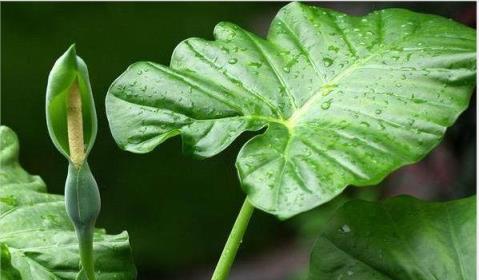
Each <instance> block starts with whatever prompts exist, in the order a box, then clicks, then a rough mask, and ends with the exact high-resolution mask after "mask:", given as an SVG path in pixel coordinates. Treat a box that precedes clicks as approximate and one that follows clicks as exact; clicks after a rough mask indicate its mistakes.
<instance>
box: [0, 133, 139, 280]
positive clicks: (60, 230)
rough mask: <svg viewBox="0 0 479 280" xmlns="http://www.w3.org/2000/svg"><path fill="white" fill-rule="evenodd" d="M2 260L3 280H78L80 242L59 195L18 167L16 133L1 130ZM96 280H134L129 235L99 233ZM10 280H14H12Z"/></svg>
mask: <svg viewBox="0 0 479 280" xmlns="http://www.w3.org/2000/svg"><path fill="white" fill-rule="evenodd" d="M0 139H1V142H0V163H1V170H0V256H1V257H2V258H1V268H2V271H1V273H2V274H1V276H2V279H12V280H17V279H24V280H39V279H45V280H46V279H48V280H51V279H55V280H57V279H58V280H60V279H62V280H63V279H72V280H73V279H75V278H76V276H77V274H78V271H79V270H80V267H79V266H80V256H79V252H78V241H77V237H76V234H75V230H74V228H73V225H72V223H71V222H70V220H69V219H68V216H67V214H66V212H65V202H64V200H63V197H62V196H60V195H54V194H48V193H46V186H45V184H44V183H43V181H42V179H40V177H38V176H32V175H30V174H28V173H27V172H26V171H25V170H23V169H22V168H21V166H20V165H19V163H18V149H19V148H18V140H17V137H16V135H15V133H14V132H13V131H12V130H11V129H9V128H7V127H5V126H1V127H0ZM94 246H95V267H96V269H97V279H100V280H101V279H104V280H109V279H125V280H127V279H128V280H129V279H135V276H136V269H135V266H134V265H133V261H132V256H131V249H130V245H129V241H128V234H127V233H126V232H122V233H120V234H118V235H107V234H106V233H105V231H104V230H101V229H97V230H96V232H95V242H94ZM4 276H5V277H6V278H3V277H4ZM9 277H11V278H9Z"/></svg>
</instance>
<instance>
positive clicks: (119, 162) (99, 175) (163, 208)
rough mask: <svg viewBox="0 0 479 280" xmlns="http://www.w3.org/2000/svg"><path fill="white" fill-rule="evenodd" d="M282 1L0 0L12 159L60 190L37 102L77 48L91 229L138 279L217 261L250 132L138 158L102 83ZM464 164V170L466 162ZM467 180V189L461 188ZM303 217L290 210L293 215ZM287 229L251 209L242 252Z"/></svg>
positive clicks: (465, 137) (463, 141)
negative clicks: (88, 97) (94, 207)
mask: <svg viewBox="0 0 479 280" xmlns="http://www.w3.org/2000/svg"><path fill="white" fill-rule="evenodd" d="M284 4H285V3H2V4H1V59H2V62H1V93H2V108H1V109H2V110H1V122H2V124H5V125H8V126H10V127H11V128H12V129H13V130H15V131H16V132H17V134H18V136H19V138H20V145H21V149H22V152H21V158H20V161H21V163H22V165H23V166H24V167H25V169H26V170H29V171H30V172H32V173H33V174H38V175H40V176H41V177H42V178H43V179H44V180H45V182H46V183H47V186H48V187H49V191H50V192H52V193H62V192H63V186H64V182H65V177H66V171H67V162H66V161H65V159H64V158H63V157H62V156H61V155H60V154H59V153H58V152H57V151H56V150H55V148H54V146H53V145H52V144H51V141H50V139H49V137H48V132H47V128H46V122H45V113H44V110H45V109H44V105H45V104H44V99H45V89H46V84H47V76H48V72H49V71H50V69H51V67H52V66H53V63H54V61H55V59H56V58H57V57H58V56H60V55H61V54H62V53H63V52H64V51H65V50H66V48H67V47H68V46H69V45H70V44H71V43H76V44H77V52H78V54H79V55H80V56H81V57H82V58H83V59H84V60H85V62H86V63H87V65H88V68H89V71H90V78H91V83H92V89H93V94H94V97H95V101H96V108H97V114H98V136H97V140H96V144H95V147H94V148H93V150H92V152H91V154H90V156H89V163H90V166H91V169H92V171H93V172H94V174H95V177H96V179H97V181H98V185H99V188H100V192H101V195H102V212H101V213H100V217H99V220H98V222H97V225H98V226H99V227H104V228H106V229H107V230H108V231H109V232H111V233H118V232H120V231H121V230H122V229H126V230H128V232H129V234H130V239H131V243H132V246H133V251H134V254H135V260H136V263H137V266H138V270H139V279H147V276H151V277H152V279H160V278H161V277H164V278H165V279H172V278H176V276H172V275H178V274H176V273H175V272H179V271H183V272H184V271H188V270H191V269H194V268H197V267H201V266H203V265H205V266H211V265H212V264H213V263H214V262H215V260H216V258H217V256H218V255H219V252H220V251H221V248H222V246H223V244H224V241H225V239H226V236H227V234H228V232H229V230H230V227H231V224H232V222H233V219H234V218H233V217H234V216H235V215H236V213H237V211H238V209H239V207H240V205H241V202H242V200H243V198H244V194H243V193H242V192H241V190H240V188H239V184H238V180H237V177H236V170H235V168H234V162H235V157H236V155H237V152H238V150H239V148H240V147H241V146H242V144H243V143H244V141H245V139H249V138H250V137H247V136H245V137H241V139H240V140H239V141H236V142H235V143H234V144H233V146H232V147H230V148H228V149H227V150H226V151H225V152H223V153H221V154H220V155H218V156H216V157H213V158H211V159H208V160H203V161H197V160H193V159H191V158H188V157H184V156H183V155H182V154H181V153H180V152H179V151H180V150H181V145H180V139H179V138H174V139H172V140H169V141H167V142H166V143H165V144H163V145H162V146H161V147H160V148H159V150H157V151H155V152H153V153H150V154H146V155H133V154H130V153H127V152H124V151H121V150H120V149H119V148H117V146H116V144H115V142H114V141H113V138H112V137H111V134H110V132H109V128H108V123H107V120H106V117H105V107H104V97H105V94H106V91H107V89H108V87H109V85H110V84H111V82H112V81H113V80H114V79H115V78H116V77H118V75H119V74H120V73H122V72H123V71H124V70H125V68H126V67H127V66H128V65H130V64H132V63H133V62H136V61H141V60H150V61H155V62H159V63H162V64H166V65H167V64H168V63H169V59H170V56H171V53H172V51H173V49H174V47H175V46H176V45H177V44H178V43H179V42H180V41H182V40H184V39H186V38H188V37H202V38H207V39H212V31H213V27H214V26H215V24H216V23H218V22H219V21H231V22H234V23H236V24H238V25H240V26H242V27H243V28H245V29H247V30H251V31H253V32H255V33H258V34H261V35H264V34H265V33H266V29H267V27H268V26H269V24H270V21H271V19H272V18H273V16H274V15H275V13H276V12H277V10H278V9H279V8H280V7H282V6H283V5H284ZM323 6H325V7H332V8H336V9H340V10H342V11H344V12H349V13H352V14H358V15H359V14H365V13H367V12H368V11H371V10H374V9H380V8H386V7H391V6H394V7H404V8H409V9H412V10H415V11H418V12H426V13H435V14H439V15H444V16H449V17H455V18H460V17H461V16H464V15H463V14H461V13H460V12H461V11H468V10H474V11H475V4H474V3H445V2H441V3H421V4H417V3H405V4H395V3H387V4H382V3H344V2H343V3H336V4H331V3H325V4H324V5H323ZM458 13H459V14H458ZM474 17H475V14H474ZM474 100H475V97H473V101H472V102H471V108H470V109H469V110H468V111H467V112H465V113H464V114H463V115H462V116H461V118H460V119H459V120H458V124H457V125H456V126H455V127H454V128H452V129H451V130H450V131H449V132H448V135H447V136H446V143H449V144H448V145H449V147H450V148H452V149H454V152H455V154H457V155H458V157H462V156H463V155H464V154H465V151H466V150H467V151H468V152H467V153H471V152H475V146H474V143H475V139H474V127H475V116H474V108H475V101H474ZM468 149H469V150H468ZM471 149H472V150H471ZM464 164H465V165H466V164H468V166H470V164H471V161H469V162H467V161H465V163H464ZM472 164H473V165H474V164H475V159H474V158H472ZM461 168H462V167H459V168H458V169H459V170H461ZM465 168H469V167H467V166H466V167H465ZM472 170H474V169H472ZM472 172H473V171H472ZM470 180H471V179H468V180H467V181H468V182H473V181H470ZM471 186H472V187H471V188H467V187H466V193H467V190H468V189H473V187H474V186H473V184H472V185H471ZM466 193H459V194H452V195H451V197H454V196H463V195H465V194H466ZM306 215H307V214H306ZM304 218H305V216H304V215H300V216H299V217H298V218H295V219H297V221H301V219H303V220H304ZM294 224H295V221H292V222H290V223H286V224H281V223H280V222H279V221H277V220H276V219H275V218H274V217H272V216H269V215H266V214H263V213H260V212H259V211H257V213H256V214H255V216H254V218H253V220H252V223H251V225H250V228H249V230H248V233H247V237H246V239H245V243H246V244H247V246H244V248H243V249H242V251H241V252H240V258H241V257H242V256H248V255H251V253H252V252H261V250H263V249H267V248H274V247H277V246H280V244H281V243H282V241H283V240H287V239H291V238H294V234H295V231H294V227H291V226H290V225H294ZM172 273H174V274H172ZM180 275H181V274H180ZM161 279H162V278H161Z"/></svg>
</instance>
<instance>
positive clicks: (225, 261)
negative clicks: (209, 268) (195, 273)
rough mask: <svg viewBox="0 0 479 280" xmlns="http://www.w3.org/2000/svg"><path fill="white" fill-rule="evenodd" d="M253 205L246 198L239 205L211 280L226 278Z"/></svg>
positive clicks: (251, 213)
mask: <svg viewBox="0 0 479 280" xmlns="http://www.w3.org/2000/svg"><path fill="white" fill-rule="evenodd" d="M253 211H254V207H253V205H251V203H249V202H248V199H245V201H244V203H243V206H242V207H241V210H240V212H239V213H238V217H237V218H236V221H235V224H234V225H233V228H232V229H231V233H230V235H229V236H228V240H227V241H226V244H225V247H224V248H223V252H222V253H221V257H220V259H219V261H218V264H217V265H216V268H215V271H214V272H213V276H212V277H211V280H226V279H228V275H229V273H230V270H231V266H232V265H233V262H234V260H235V257H236V253H237V252H238V249H239V246H240V245H241V242H243V236H244V234H245V232H246V229H247V228H248V224H249V220H250V219H251V215H253Z"/></svg>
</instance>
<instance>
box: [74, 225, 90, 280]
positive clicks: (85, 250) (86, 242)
mask: <svg viewBox="0 0 479 280" xmlns="http://www.w3.org/2000/svg"><path fill="white" fill-rule="evenodd" d="M76 233H77V238H78V244H79V248H80V261H81V265H82V270H81V271H82V272H80V275H81V273H85V274H86V276H87V279H91V280H94V279H95V266H94V259H93V228H92V227H90V226H86V227H83V228H78V229H76ZM77 279H81V277H77Z"/></svg>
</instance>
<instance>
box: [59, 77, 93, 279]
mask: <svg viewBox="0 0 479 280" xmlns="http://www.w3.org/2000/svg"><path fill="white" fill-rule="evenodd" d="M67 108H68V110H67V124H68V143H69V153H70V161H71V164H72V165H73V169H72V168H69V173H70V172H71V174H74V176H75V175H76V176H75V178H76V179H75V180H73V181H74V182H75V183H76V184H75V186H76V188H84V189H85V188H87V186H86V185H83V184H81V183H80V184H79V182H80V181H82V179H83V178H82V177H83V176H81V175H80V174H83V172H82V170H83V169H87V170H88V172H89V168H88V164H87V163H86V158H85V144H84V138H83V115H82V102H81V95H80V90H79V88H78V82H77V81H75V82H73V84H72V86H71V88H70V92H69V95H68V101H67ZM84 165H85V166H84ZM89 174H91V173H89ZM77 176H78V177H77ZM70 187H71V186H70V185H68V186H67V187H66V189H67V191H68V189H69V188H70ZM76 194H77V196H75V199H73V200H70V199H68V198H69V197H70V196H69V195H66V197H67V199H66V202H67V204H74V205H73V207H74V208H76V209H75V210H78V213H76V211H68V210H69V209H68V208H69V207H68V206H72V205H67V212H68V213H69V216H70V219H72V221H73V224H74V226H75V231H76V234H77V238H78V245H79V250H80V261H81V266H82V269H81V271H80V274H79V276H78V277H77V279H84V278H86V279H88V280H95V267H94V259H93V228H94V224H95V222H94V221H95V219H96V217H94V218H93V219H88V218H87V219H86V220H88V222H87V223H84V221H83V219H84V218H86V217H82V215H81V214H82V211H81V210H84V209H80V208H83V207H80V206H79V202H78V201H79V200H80V199H82V198H81V197H79V193H78V189H76ZM69 201H72V203H69ZM92 209H93V210H95V207H92ZM86 212H87V213H88V212H90V211H86ZM91 212H95V211H91ZM87 216H89V215H87ZM95 216H96V215H95Z"/></svg>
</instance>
